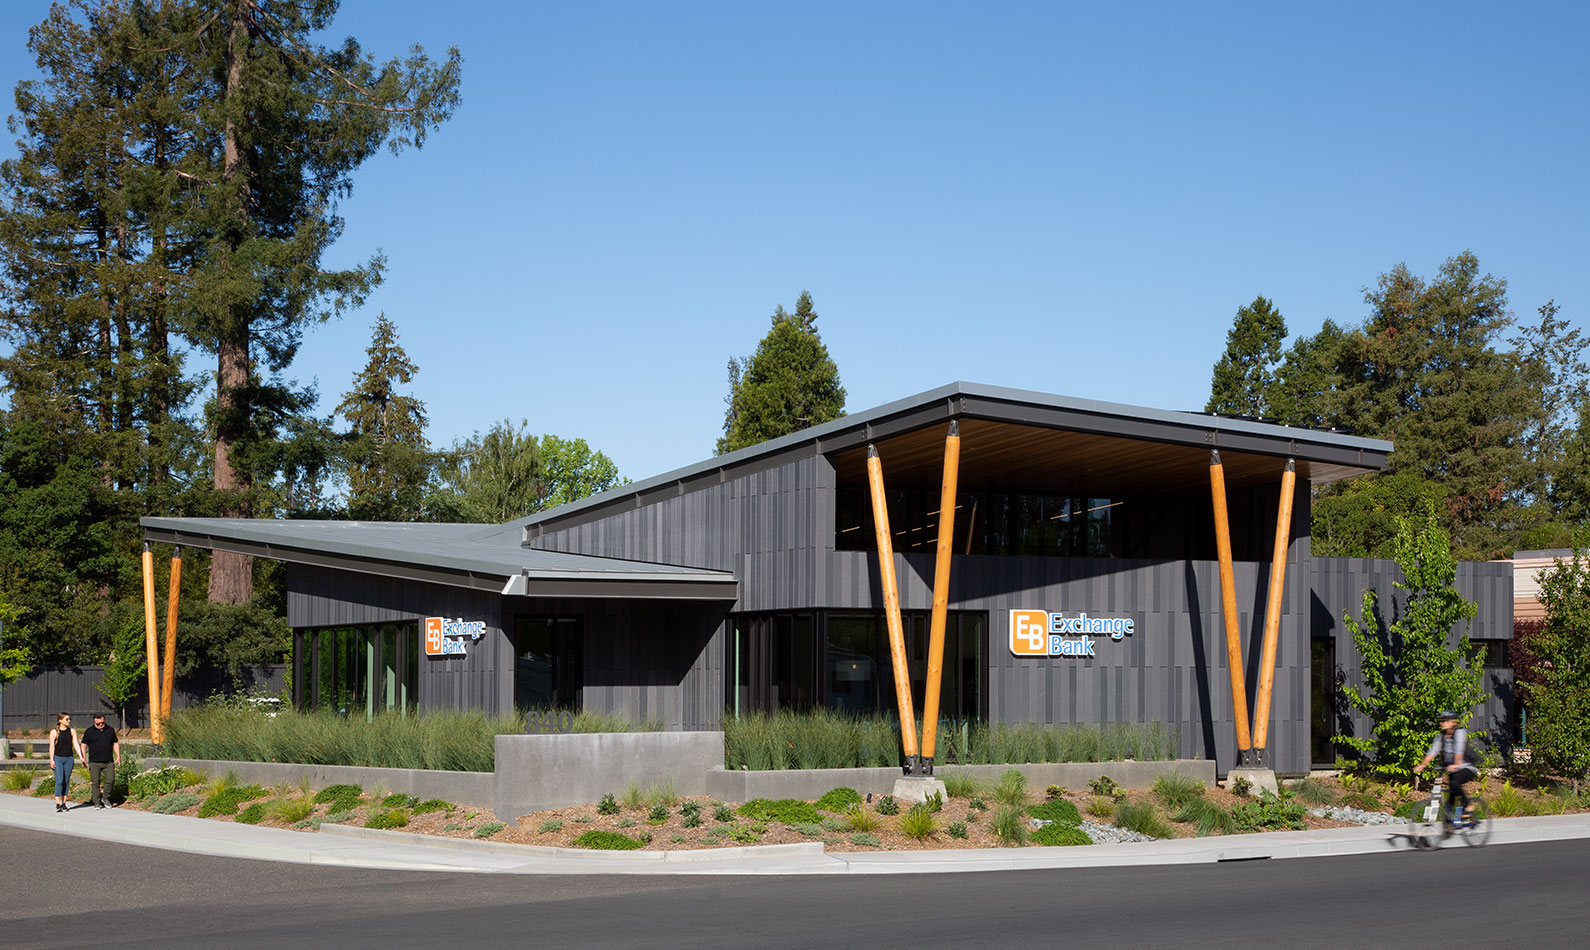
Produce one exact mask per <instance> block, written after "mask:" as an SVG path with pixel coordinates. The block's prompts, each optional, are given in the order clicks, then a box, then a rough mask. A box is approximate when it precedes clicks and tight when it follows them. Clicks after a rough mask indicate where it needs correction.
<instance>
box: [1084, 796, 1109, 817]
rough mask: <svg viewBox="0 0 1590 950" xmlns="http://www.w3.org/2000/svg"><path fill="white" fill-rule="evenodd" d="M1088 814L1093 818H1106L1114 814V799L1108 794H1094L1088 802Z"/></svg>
mask: <svg viewBox="0 0 1590 950" xmlns="http://www.w3.org/2000/svg"><path fill="white" fill-rule="evenodd" d="M1088 814H1090V815H1092V816H1093V817H1095V818H1108V817H1110V816H1111V815H1113V814H1115V799H1113V798H1111V797H1110V796H1108V795H1095V796H1093V798H1092V800H1091V801H1089V802H1088Z"/></svg>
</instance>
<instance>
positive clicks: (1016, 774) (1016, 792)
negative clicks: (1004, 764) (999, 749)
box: [993, 769, 1027, 805]
mask: <svg viewBox="0 0 1590 950" xmlns="http://www.w3.org/2000/svg"><path fill="white" fill-rule="evenodd" d="M993 795H994V801H996V802H999V803H1000V804H1001V805H1025V804H1027V776H1026V775H1025V774H1024V773H1023V772H1022V771H1021V770H1020V769H1006V770H1005V771H1004V772H1002V773H1000V776H999V783H998V784H996V785H995V786H994V790H993Z"/></svg>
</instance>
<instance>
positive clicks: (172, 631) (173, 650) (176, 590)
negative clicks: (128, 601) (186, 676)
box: [160, 547, 182, 733]
mask: <svg viewBox="0 0 1590 950" xmlns="http://www.w3.org/2000/svg"><path fill="white" fill-rule="evenodd" d="M181 593H182V548H181V547H177V548H176V549H174V550H173V551H172V552H171V588H170V594H169V595H168V596H167V598H166V662H165V669H164V670H163V671H162V673H163V674H164V675H163V676H162V677H161V685H160V710H161V716H162V717H163V718H165V719H170V718H171V694H172V693H174V692H176V691H177V602H178V601H179V600H180V599H181ZM164 731H165V730H164V729H163V728H162V729H161V732H162V733H163V732H164Z"/></svg>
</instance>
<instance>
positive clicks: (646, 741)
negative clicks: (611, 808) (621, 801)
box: [494, 732, 723, 821]
mask: <svg viewBox="0 0 1590 950" xmlns="http://www.w3.org/2000/svg"><path fill="white" fill-rule="evenodd" d="M496 752H497V772H496V797H495V806H494V807H495V811H496V814H497V818H498V819H500V820H502V821H516V820H517V819H518V818H519V816H521V815H523V814H525V813H527V812H532V811H539V810H541V809H544V808H564V807H567V806H569V805H583V804H589V803H591V802H594V801H597V800H598V799H600V798H601V797H602V796H603V795H606V794H607V793H609V792H612V793H614V794H617V793H620V792H623V791H624V789H625V788H626V787H627V786H628V785H629V784H630V783H631V782H634V783H635V784H637V785H639V786H641V787H642V788H645V787H648V786H653V785H662V784H664V783H668V782H672V783H673V788H674V791H675V792H677V793H679V794H680V795H706V794H710V793H709V791H708V789H707V773H708V772H709V771H710V770H712V769H719V770H721V769H722V768H723V733H721V732H596V733H575V734H570V735H545V736H498V737H497V745H496Z"/></svg>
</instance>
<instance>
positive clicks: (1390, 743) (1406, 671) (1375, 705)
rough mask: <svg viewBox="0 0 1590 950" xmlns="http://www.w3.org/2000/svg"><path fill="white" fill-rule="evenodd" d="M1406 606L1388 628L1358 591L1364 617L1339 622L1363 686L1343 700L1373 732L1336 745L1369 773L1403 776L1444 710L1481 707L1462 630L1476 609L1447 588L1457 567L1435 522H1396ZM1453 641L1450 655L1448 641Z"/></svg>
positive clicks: (1473, 654)
mask: <svg viewBox="0 0 1590 950" xmlns="http://www.w3.org/2000/svg"><path fill="white" fill-rule="evenodd" d="M1393 550H1394V552H1395V553H1394V557H1395V559H1396V562H1397V566H1398V567H1400V568H1401V569H1402V576H1403V580H1401V581H1398V582H1396V586H1397V588H1398V589H1400V590H1405V591H1407V592H1408V604H1407V607H1406V608H1405V609H1404V610H1403V612H1402V615H1401V616H1400V617H1397V618H1394V621H1393V622H1392V623H1391V624H1390V625H1389V626H1388V625H1387V624H1386V623H1385V621H1384V619H1383V618H1382V617H1381V616H1380V612H1379V609H1378V608H1379V603H1378V600H1379V598H1378V597H1377V596H1376V594H1375V592H1374V591H1373V590H1366V591H1364V606H1363V616H1362V617H1361V618H1359V619H1354V618H1353V616H1352V615H1351V614H1347V615H1346V616H1344V617H1343V620H1344V621H1345V622H1346V624H1347V629H1348V630H1350V631H1352V635H1353V643H1354V645H1355V646H1356V647H1357V648H1358V654H1359V656H1360V657H1362V658H1363V672H1364V686H1363V688H1359V687H1356V686H1348V687H1347V690H1346V694H1347V700H1348V702H1350V703H1351V704H1352V706H1353V708H1355V709H1357V710H1358V711H1359V712H1361V713H1363V714H1364V715H1366V716H1368V717H1369V718H1370V720H1371V721H1373V722H1374V724H1375V732H1374V735H1372V736H1365V737H1353V736H1345V737H1342V738H1341V739H1340V740H1339V741H1341V742H1343V743H1345V744H1346V745H1348V746H1350V747H1351V748H1354V749H1357V750H1358V751H1360V752H1363V753H1366V754H1368V756H1369V767H1370V768H1371V769H1372V770H1373V771H1375V772H1379V773H1382V774H1386V775H1396V776H1405V775H1409V774H1412V772H1413V768H1414V766H1415V765H1417V764H1418V763H1419V760H1420V759H1421V758H1423V757H1424V753H1425V752H1426V751H1427V750H1428V749H1429V747H1430V742H1431V740H1432V739H1434V738H1435V734H1436V732H1437V730H1438V729H1439V726H1438V724H1437V719H1438V717H1439V715H1440V712H1441V710H1443V709H1455V710H1457V711H1458V715H1459V721H1460V722H1467V721H1468V718H1469V714H1470V713H1469V711H1470V710H1472V709H1473V708H1474V706H1475V705H1476V704H1478V703H1479V702H1481V701H1482V700H1484V698H1485V690H1484V676H1485V671H1484V667H1483V653H1482V651H1481V649H1480V648H1478V647H1476V646H1474V645H1473V644H1472V643H1470V642H1469V638H1468V622H1469V621H1470V620H1472V619H1473V617H1474V615H1475V614H1476V613H1477V612H1478V609H1479V608H1477V607H1476V606H1475V605H1474V604H1473V603H1470V602H1469V601H1467V600H1464V599H1463V597H1462V595H1460V594H1459V593H1458V592H1457V590H1456V589H1454V588H1453V586H1452V581H1453V579H1454V578H1455V577H1456V576H1457V562H1456V561H1455V560H1454V559H1453V557H1452V547H1451V541H1450V539H1449V538H1448V537H1447V534H1446V532H1445V531H1443V530H1442V529H1441V527H1440V525H1439V524H1438V523H1437V522H1436V518H1435V514H1434V513H1433V512H1430V511H1426V512H1425V514H1424V516H1423V517H1422V518H1417V519H1416V518H1400V519H1398V525H1397V537H1396V539H1395V540H1394V542H1393ZM1454 635H1455V636H1456V641H1457V642H1456V648H1455V649H1454V648H1453V645H1452V641H1453V638H1454Z"/></svg>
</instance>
